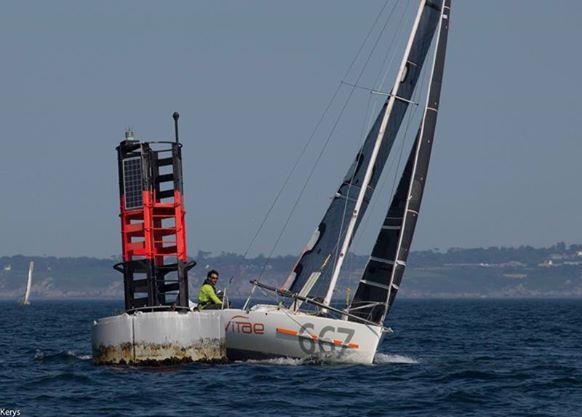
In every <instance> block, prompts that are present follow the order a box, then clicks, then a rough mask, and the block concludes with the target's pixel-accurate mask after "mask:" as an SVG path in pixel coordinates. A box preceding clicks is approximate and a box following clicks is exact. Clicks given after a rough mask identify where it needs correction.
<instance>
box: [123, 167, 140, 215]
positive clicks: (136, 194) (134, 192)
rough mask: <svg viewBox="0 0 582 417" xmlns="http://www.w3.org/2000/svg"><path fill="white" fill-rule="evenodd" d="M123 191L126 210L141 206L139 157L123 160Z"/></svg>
mask: <svg viewBox="0 0 582 417" xmlns="http://www.w3.org/2000/svg"><path fill="white" fill-rule="evenodd" d="M123 191H124V193H125V208H126V209H128V210H131V209H136V208H140V207H142V206H143V200H142V196H141V192H142V170H141V157H139V156H138V157H135V158H127V159H124V160H123Z"/></svg>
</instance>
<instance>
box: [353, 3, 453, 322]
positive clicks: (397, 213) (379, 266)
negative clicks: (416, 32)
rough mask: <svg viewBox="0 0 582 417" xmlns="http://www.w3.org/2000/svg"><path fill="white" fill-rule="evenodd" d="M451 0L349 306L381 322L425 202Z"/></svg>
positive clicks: (442, 9)
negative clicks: (410, 136)
mask: <svg viewBox="0 0 582 417" xmlns="http://www.w3.org/2000/svg"><path fill="white" fill-rule="evenodd" d="M450 4H451V1H450V0H443V2H442V6H441V7H440V8H439V9H440V18H439V26H438V31H437V33H438V36H437V39H436V45H435V50H434V58H433V63H432V68H431V74H430V84H429V89H428V92H427V99H426V104H425V106H424V112H423V118H422V121H421V124H420V127H419V130H418V134H417V137H416V140H415V142H414V145H413V147H412V149H411V151H410V155H409V158H408V162H407V164H406V167H405V169H404V172H403V174H402V178H401V180H400V183H399V185H398V188H397V191H396V194H395V195H394V197H393V199H392V203H391V204H390V208H389V210H388V213H387V214H386V218H385V220H384V224H383V226H382V228H381V230H380V233H379V235H378V238H377V240H376V243H375V245H374V249H373V250H372V254H371V256H370V259H369V261H368V264H367V265H366V268H365V270H364V274H363V276H362V279H361V280H360V283H359V285H358V289H357V291H356V294H355V295H354V299H353V300H352V303H351V305H350V308H349V311H350V312H351V313H352V314H353V315H357V316H359V317H361V318H363V319H366V320H372V321H374V322H377V323H383V321H384V319H385V317H386V314H387V313H388V311H389V310H390V307H391V306H392V304H393V302H394V299H395V296H396V293H397V291H398V289H399V286H400V282H401V281H402V277H403V274H404V270H405V268H406V261H407V259H408V253H409V250H410V245H411V243H412V238H413V235H414V229H415V227H416V221H417V219H418V213H419V210H420V205H421V202H422V195H423V191H424V186H425V183H426V176H427V173H428V166H429V162H430V154H431V151H432V145H433V139H434V133H435V129H436V122H437V116H438V108H439V101H440V92H441V86H442V79H443V71H444V63H445V54H446V44H447V36H448V29H449V13H450Z"/></svg>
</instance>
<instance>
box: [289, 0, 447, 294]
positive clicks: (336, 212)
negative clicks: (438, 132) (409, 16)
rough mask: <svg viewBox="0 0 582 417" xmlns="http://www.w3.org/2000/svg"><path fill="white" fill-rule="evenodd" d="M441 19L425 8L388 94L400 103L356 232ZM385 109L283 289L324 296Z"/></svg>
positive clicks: (433, 10) (393, 117)
mask: <svg viewBox="0 0 582 417" xmlns="http://www.w3.org/2000/svg"><path fill="white" fill-rule="evenodd" d="M427 4H428V3H427ZM439 13H440V12H439V10H437V9H436V8H434V7H431V6H429V5H427V6H425V7H424V8H423V11H422V15H421V17H420V20H419V25H418V29H417V31H416V33H415V36H414V38H413V41H412V45H411V49H410V53H409V55H408V57H406V60H407V65H406V72H405V76H404V77H403V79H402V80H401V81H400V83H399V85H398V87H397V89H396V90H395V91H393V92H392V95H393V96H398V98H396V99H394V98H391V99H389V100H394V104H393V107H392V112H391V114H390V118H389V121H388V124H387V126H386V128H385V130H384V135H383V138H382V143H381V146H380V149H379V152H378V156H377V158H376V161H375V164H374V168H373V172H372V176H371V180H370V182H369V185H368V187H367V190H366V193H365V196H364V201H363V204H362V206H361V208H360V210H359V213H358V218H357V221H356V225H355V229H356V230H357V227H358V226H359V224H360V221H361V219H362V217H363V216H364V214H365V212H366V210H367V208H368V204H369V201H370V199H371V197H372V194H373V192H374V188H375V187H376V185H377V183H378V180H379V178H380V175H381V174H382V170H383V168H384V165H385V163H386V160H387V158H388V155H389V153H390V150H391V149H392V145H393V144H394V140H395V139H396V136H397V134H398V131H399V129H400V127H401V125H402V121H403V119H404V116H405V114H406V111H407V109H408V107H409V101H410V100H411V98H412V94H413V92H414V89H415V87H416V85H417V83H418V79H419V77H420V73H421V71H422V66H423V64H424V62H425V59H426V56H427V53H428V50H429V49H430V45H431V42H432V38H433V36H434V33H435V31H436V28H437V25H438V19H439ZM387 103H388V102H387ZM387 103H385V104H384V106H383V108H382V110H381V111H380V113H379V115H378V116H377V118H376V121H375V123H374V125H373V126H372V129H371V130H370V132H369V133H368V136H367V137H366V140H365V142H364V144H363V145H362V147H361V148H360V149H359V151H358V152H357V155H356V158H355V160H354V162H353V163H352V165H351V167H350V169H349V170H348V172H347V174H346V176H345V178H344V180H343V182H342V184H341V185H340V187H339V189H338V191H337V192H336V194H335V195H334V197H333V199H332V202H331V204H330V206H329V208H328V209H327V211H326V213H325V215H324V217H323V220H322V221H321V223H320V224H319V226H318V227H317V229H316V231H315V232H314V234H313V236H312V238H311V239H310V241H309V243H308V244H307V246H306V248H305V249H304V251H303V253H302V254H301V255H300V257H299V259H298V261H297V263H296V264H295V267H294V268H293V271H292V273H291V274H290V276H289V278H288V280H287V282H286V283H285V285H284V288H287V289H289V290H291V291H294V292H297V293H301V294H302V295H305V296H307V295H309V296H310V297H313V298H320V299H322V298H323V297H324V295H325V293H326V292H327V288H328V286H329V281H330V278H331V274H332V272H333V266H334V264H335V261H336V258H335V257H336V254H337V251H338V244H340V245H341V242H342V241H343V238H344V237H345V232H346V230H345V229H346V227H345V225H347V223H348V221H349V219H350V217H351V215H352V213H353V211H354V207H355V203H356V199H357V196H358V193H359V191H360V188H359V186H360V184H362V182H363V180H364V176H365V172H366V167H367V166H368V165H369V163H370V161H371V156H372V150H373V148H374V142H375V141H376V138H377V137H378V133H379V130H380V125H381V123H382V119H383V117H384V113H385V111H386V109H387Z"/></svg>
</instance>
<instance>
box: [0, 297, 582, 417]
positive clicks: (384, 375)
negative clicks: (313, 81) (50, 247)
mask: <svg viewBox="0 0 582 417" xmlns="http://www.w3.org/2000/svg"><path fill="white" fill-rule="evenodd" d="M0 307H1V313H0V378H1V381H0V411H2V410H4V412H5V413H7V412H9V411H14V412H15V413H16V412H18V413H19V414H14V415H22V416H100V415H107V416H110V415H111V416H116V415H117V416H165V415H167V416H178V415H179V416H194V415H196V416H218V415H222V416H256V417H266V416H342V417H347V416H358V417H359V416H582V300H430V301H429V300H405V299H400V300H398V301H397V302H396V305H395V307H394V309H393V312H392V314H391V315H390V318H389V322H388V325H390V326H391V327H393V329H394V333H393V334H392V335H388V336H387V337H386V338H385V340H384V342H383V344H382V346H381V348H380V351H379V352H378V354H377V355H376V358H375V362H374V364H373V365H330V364H321V363H311V362H309V361H301V360H297V359H273V360H265V361H247V362H234V363H229V364H220V365H217V364H215V365H208V364H190V365H180V366H166V367H150V368H140V367H127V366H95V365H93V364H92V362H91V346H90V343H91V342H90V334H91V322H92V320H94V319H96V318H100V317H104V316H108V315H112V314H116V313H118V312H119V310H121V308H122V305H121V303H118V302H104V301H67V302H57V301H50V302H49V301H44V302H43V301H36V302H35V301H34V300H33V302H32V305H30V306H27V307H23V306H20V305H18V304H17V303H16V302H8V301H5V302H0ZM0 415H2V414H0ZM4 415H9V414H4Z"/></svg>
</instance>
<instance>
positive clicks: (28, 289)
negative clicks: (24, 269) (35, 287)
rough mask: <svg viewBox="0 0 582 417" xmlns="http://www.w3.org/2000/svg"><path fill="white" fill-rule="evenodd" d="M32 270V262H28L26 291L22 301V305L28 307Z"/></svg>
mask: <svg viewBox="0 0 582 417" xmlns="http://www.w3.org/2000/svg"><path fill="white" fill-rule="evenodd" d="M33 269H34V261H30V264H29V265H28V280H27V281H26V291H25V292H24V299H23V300H22V305H25V306H27V305H30V289H31V288H32V270H33Z"/></svg>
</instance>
